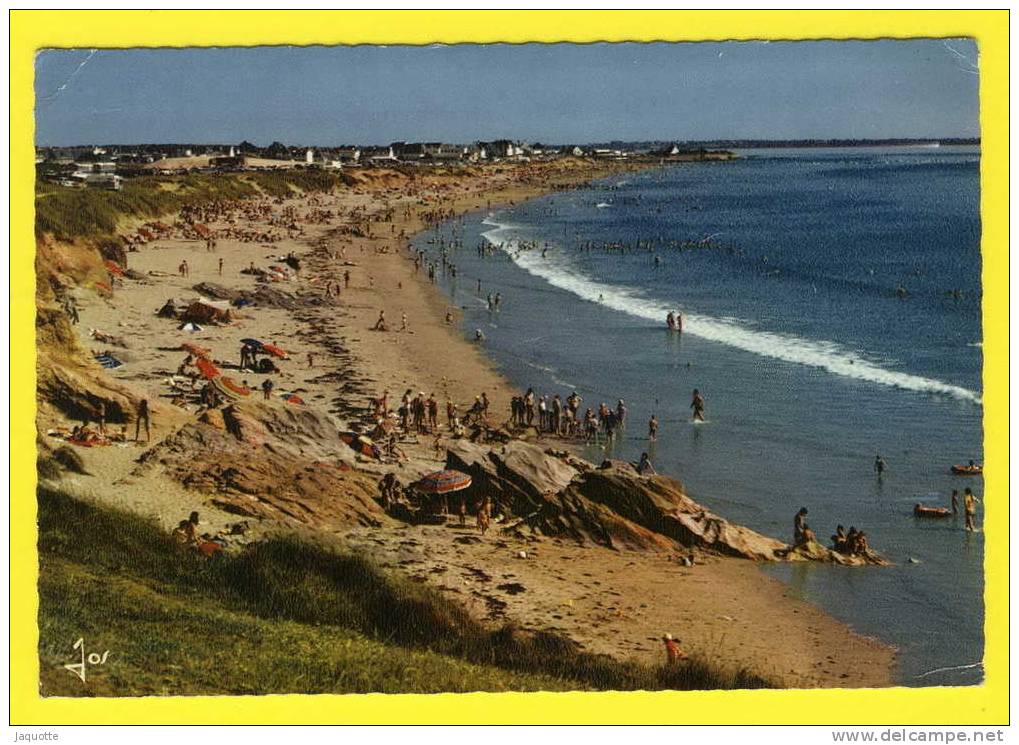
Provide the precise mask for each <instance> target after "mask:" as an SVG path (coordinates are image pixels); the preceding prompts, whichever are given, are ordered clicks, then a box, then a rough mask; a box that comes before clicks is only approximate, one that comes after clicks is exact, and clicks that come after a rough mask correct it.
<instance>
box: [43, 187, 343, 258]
mask: <svg viewBox="0 0 1019 745" xmlns="http://www.w3.org/2000/svg"><path fill="white" fill-rule="evenodd" d="M345 183H346V180H345V177H344V176H343V175H342V174H338V173H330V172H327V171H314V170H286V171H259V172H253V173H245V174H222V173H194V174H188V175H186V176H141V177H138V178H132V179H128V180H125V181H124V186H123V188H122V189H121V190H120V191H107V190H104V189H77V188H71V187H63V186H56V185H53V184H48V183H44V182H40V183H39V184H38V186H37V188H36V200H35V210H36V215H35V232H36V235H42V234H44V233H49V234H51V235H53V236H54V237H55V238H57V239H58V240H64V241H69V240H74V239H75V238H92V237H95V236H100V235H108V234H111V233H113V232H115V231H116V229H117V225H118V223H119V221H120V220H121V219H123V218H125V217H126V218H141V219H153V218H156V217H159V216H160V215H166V214H168V213H170V212H175V211H176V210H179V209H180V208H181V207H182V206H183V205H184V204H185V203H190V204H196V203H200V202H207V201H212V200H216V199H243V198H246V197H256V196H261V195H265V196H270V197H283V196H287V195H291V194H294V193H295V192H304V193H306V192H312V191H328V190H329V189H332V188H334V187H336V186H341V185H343V184H345Z"/></svg>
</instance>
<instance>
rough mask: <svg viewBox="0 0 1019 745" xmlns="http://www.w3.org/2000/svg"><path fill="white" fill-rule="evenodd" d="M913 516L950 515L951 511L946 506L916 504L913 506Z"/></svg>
mask: <svg viewBox="0 0 1019 745" xmlns="http://www.w3.org/2000/svg"><path fill="white" fill-rule="evenodd" d="M913 515H914V516H915V517H951V516H952V511H951V510H950V509H948V508H947V507H924V506H923V505H922V504H918V505H916V506H915V507H913Z"/></svg>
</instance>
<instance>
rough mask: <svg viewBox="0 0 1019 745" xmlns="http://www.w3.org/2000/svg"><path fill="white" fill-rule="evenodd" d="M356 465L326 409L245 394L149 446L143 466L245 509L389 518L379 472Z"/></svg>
mask: <svg viewBox="0 0 1019 745" xmlns="http://www.w3.org/2000/svg"><path fill="white" fill-rule="evenodd" d="M352 465H353V453H352V451H351V450H350V448H348V447H347V446H346V445H345V444H344V443H343V442H342V441H340V439H339V432H338V430H337V429H336V427H335V425H333V424H332V421H331V420H330V419H329V418H328V416H326V415H324V414H321V413H319V412H316V411H314V410H311V409H305V408H300V407H295V406H291V405H290V404H285V403H277V402H262V401H245V402H242V403H237V404H233V405H231V406H228V407H226V408H224V409H222V410H216V409H213V410H210V411H208V412H206V413H205V414H203V415H202V417H201V418H200V420H199V421H195V422H191V423H189V424H187V425H185V426H184V427H182V428H181V429H180V430H178V431H177V432H175V433H174V434H172V435H170V436H168V437H167V438H166V439H164V440H163V441H162V442H160V443H159V444H158V445H156V446H154V447H153V448H152V449H151V450H149V451H147V452H146V453H145V454H144V455H143V456H142V457H141V459H140V461H139V466H138V467H139V469H147V468H153V467H157V466H158V467H162V468H163V469H165V470H166V471H167V472H168V473H169V474H170V475H171V476H173V477H174V478H175V479H176V480H178V481H179V482H181V483H182V484H184V485H185V486H187V487H189V488H193V489H196V490H199V491H203V492H207V493H209V494H210V495H211V500H210V501H211V503H212V504H214V505H215V506H217V507H219V508H221V509H223V510H226V511H228V512H233V513H235V514H238V515H244V516H246V517H255V518H265V519H273V520H277V521H281V522H284V523H291V524H295V525H296V524H302V525H310V526H313V527H335V526H337V525H342V524H350V523H357V524H361V525H381V524H382V523H384V522H388V521H389V520H390V518H389V517H388V516H387V515H386V514H385V512H383V510H382V508H381V507H380V506H379V504H378V503H377V502H376V497H377V495H378V488H377V485H376V480H375V478H372V477H371V476H369V475H367V474H364V473H361V472H358V471H356V470H354V469H353V468H352Z"/></svg>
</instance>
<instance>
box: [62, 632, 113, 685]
mask: <svg viewBox="0 0 1019 745" xmlns="http://www.w3.org/2000/svg"><path fill="white" fill-rule="evenodd" d="M73 649H77V650H79V651H80V652H81V662H72V663H69V664H67V665H64V669H65V670H69V671H71V672H72V673H74V674H75V675H77V676H78V677H79V678H80V679H81V682H82V683H84V682H85V669H86V667H87V665H105V664H106V658H107V657H108V656H109V655H110V650H108V649H107V650H106V651H105V652H103V653H102V654H99V653H98V652H91V653H90V654H89V655H88V656H86V655H85V640H84V639H83V638H81V637H79V638H78V641H76V642H75V643H74V647H73ZM86 663H87V664H86Z"/></svg>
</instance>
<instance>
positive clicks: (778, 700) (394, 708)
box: [10, 10, 1009, 725]
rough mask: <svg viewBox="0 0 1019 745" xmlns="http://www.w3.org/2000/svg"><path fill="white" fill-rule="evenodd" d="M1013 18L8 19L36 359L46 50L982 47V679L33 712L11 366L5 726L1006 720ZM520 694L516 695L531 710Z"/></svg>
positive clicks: (31, 463)
mask: <svg viewBox="0 0 1019 745" xmlns="http://www.w3.org/2000/svg"><path fill="white" fill-rule="evenodd" d="M1008 20H1009V18H1008V11H1006V10H1002V11H894V12H882V11H867V12H858V11H752V12H744V11H650V12H630V11H594V12H591V11H584V12H579V11H443V12H429V11H72V12H69V11H17V10H16V11H11V14H10V21H11V23H10V29H11V52H10V54H11V57H10V75H11V114H10V116H11V143H10V155H11V182H10V187H11V188H10V193H11V347H12V348H17V349H29V348H34V343H35V334H34V312H35V275H34V270H33V247H34V245H35V238H34V232H33V227H32V222H33V194H34V189H33V178H34V166H33V163H34V151H33V135H34V131H33V116H32V110H33V62H34V55H35V51H36V50H37V49H39V48H43V47H127V46H213V45H215V46H227V45H238V46H253V45H256V44H373V43H388V44H395V43H406V44H425V43H430V42H446V43H454V42H468V41H469V42H493V41H505V42H524V41H543V42H552V41H572V42H590V41H652V40H675V41H681V40H705V39H761V38H768V39H797V38H877V37H916V36H930V37H949V36H953V37H960V36H969V37H973V38H975V39H976V41H977V43H978V45H979V50H980V72H981V76H980V101H981V136H982V138H983V158H982V160H981V163H982V165H981V188H982V192H981V193H982V196H981V199H982V216H983V243H982V251H983V285H984V287H983V289H984V348H983V351H984V412H985V422H984V432H985V465H986V471H985V473H986V476H985V494H986V495H987V496H988V499H987V502H986V504H987V510H986V525H985V530H986V543H985V545H986V557H985V577H986V590H985V601H986V627H985V633H986V657H985V660H986V676H987V677H986V682H985V684H984V685H983V686H980V687H970V688H926V689H904V688H897V689H888V690H855V691H824V690H817V691H752V692H751V691H747V692H695V693H678V692H662V693H629V694H627V693H570V694H554V693H548V694H542V693H531V694H469V696H470V699H469V700H468V699H466V697H465V696H458V695H449V694H443V695H431V696H424V695H402V696H399V697H394V696H382V695H367V696H361V695H350V696H301V695H292V696H265V697H257V698H256V697H234V698H229V699H225V698H215V697H194V698H159V699H157V698H145V699H96V700H88V699H41V698H40V697H39V695H38V680H39V662H38V655H37V653H36V649H37V644H38V631H37V626H36V609H37V595H36V580H37V562H36V547H35V540H36V528H35V518H36V501H35V496H34V494H35V450H34V438H35V429H34V414H35V410H34V407H35V398H34V396H29V395H27V393H28V392H29V391H33V390H34V389H35V369H34V368H35V365H34V359H33V358H32V357H31V356H30V355H11V391H12V393H13V392H14V391H18V392H20V394H19V395H17V396H14V395H12V396H11V475H12V478H11V536H10V539H11V673H10V676H11V677H10V682H11V722H12V723H15V724H50V725H53V724H75V723H82V724H84V723H93V724H128V723H131V724H135V723H137V724H142V723H150V724H154V723H177V722H187V723H191V724H200V723H209V724H217V723H220V724H226V723H237V724H252V723H265V724H268V723H278V724H282V723H307V724H312V723H315V724H328V723H394V724H395V723H464V724H467V723H496V722H498V723H524V722H527V723H536V724H537V723H620V724H622V723H687V724H713V723H728V724H750V723H756V724H765V723H773V724H777V723H804V724H808V723H810V724H826V723H832V722H836V723H856V724H910V723H914V724H935V723H939V724H967V723H968V724H978V723H980V724H999V723H1005V722H1007V721H1008V600H1007V599H1008ZM524 696H526V699H525V698H524Z"/></svg>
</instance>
